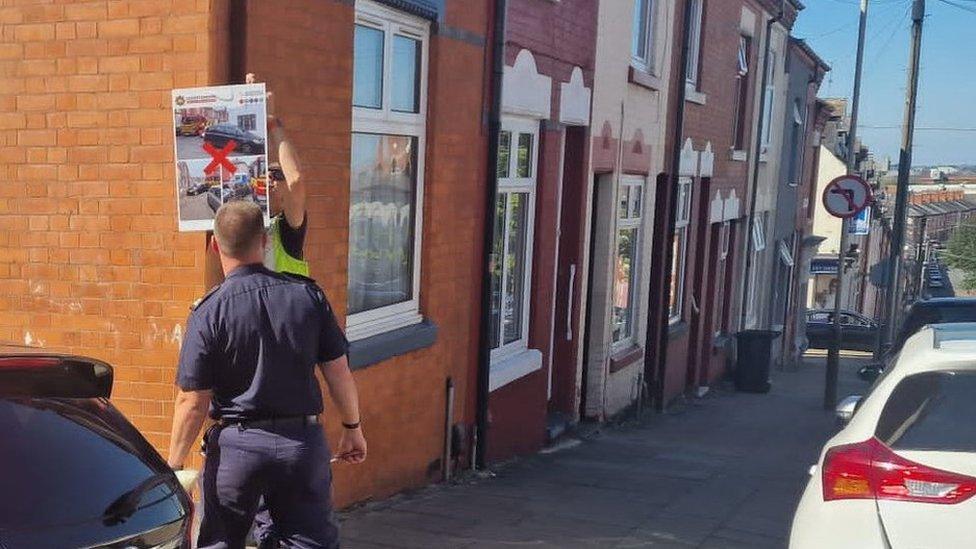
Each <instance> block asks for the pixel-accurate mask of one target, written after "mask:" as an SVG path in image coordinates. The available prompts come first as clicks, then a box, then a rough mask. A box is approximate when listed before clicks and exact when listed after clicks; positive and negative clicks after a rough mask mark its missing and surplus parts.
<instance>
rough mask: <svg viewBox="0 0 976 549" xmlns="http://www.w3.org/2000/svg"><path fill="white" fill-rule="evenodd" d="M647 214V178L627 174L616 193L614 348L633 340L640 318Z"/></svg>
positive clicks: (611, 323)
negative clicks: (644, 219) (636, 322)
mask: <svg viewBox="0 0 976 549" xmlns="http://www.w3.org/2000/svg"><path fill="white" fill-rule="evenodd" d="M643 215H644V178H642V177H632V176H625V177H624V178H622V179H621V181H620V187H619V189H618V194H617V234H616V249H617V252H616V254H615V256H614V263H613V264H614V268H613V309H612V314H611V318H610V325H611V326H610V327H611V333H612V343H613V345H614V347H617V348H624V347H629V346H630V345H632V344H633V343H634V335H635V334H634V324H635V321H636V319H637V318H639V317H638V314H637V308H638V306H639V302H640V300H639V296H640V289H639V288H640V281H639V277H638V270H639V268H640V249H641V240H642V238H641V236H642V230H641V220H642V218H643Z"/></svg>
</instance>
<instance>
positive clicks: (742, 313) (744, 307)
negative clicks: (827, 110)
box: [739, 4, 786, 327]
mask: <svg viewBox="0 0 976 549" xmlns="http://www.w3.org/2000/svg"><path fill="white" fill-rule="evenodd" d="M785 11H786V9H785V8H784V7H783V4H780V7H779V14H777V15H776V17H771V18H769V19H767V20H766V35H765V36H766V45H765V47H764V48H763V49H764V53H763V67H762V84H761V85H760V87H759V89H760V90H761V91H762V95H761V96H760V98H761V99H762V100H761V101H759V126H758V131H757V132H756V148H755V152H756V162H755V164H754V165H753V167H752V192H751V193H750V194H749V225H748V226H747V227H746V270H745V273H744V276H743V281H742V301H741V306H740V307H739V309H740V310H739V326H740V327H742V326H745V321H746V313H747V311H748V310H749V304H748V303H746V301H747V300H748V299H749V275H750V274H752V273H751V271H752V269H753V268H754V265H753V264H752V248H753V246H754V245H755V243H754V242H753V236H752V232H753V228H752V227H753V224H754V223H755V222H756V199H757V198H758V195H759V165H760V161H759V157H760V156H761V155H762V138H763V136H762V134H763V131H762V130H763V123H764V122H765V118H766V116H772V113H766V112H765V111H766V100H765V99H766V84H767V83H768V82H767V81H766V78H767V75H768V73H769V47H770V45H771V44H772V42H773V36H772V32H773V24H775V23H778V22H780V21H781V20H782V19H783V13H784V12H785ZM770 131H772V128H770Z"/></svg>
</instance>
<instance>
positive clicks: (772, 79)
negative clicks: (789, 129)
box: [759, 37, 779, 153]
mask: <svg viewBox="0 0 976 549" xmlns="http://www.w3.org/2000/svg"><path fill="white" fill-rule="evenodd" d="M769 39H770V38H769V37H768V38H767V40H769ZM778 62H779V55H778V54H777V53H776V50H774V49H772V48H770V49H769V63H768V64H767V65H766V87H765V89H764V90H763V97H762V100H763V123H762V127H761V128H760V129H759V131H760V132H761V136H762V152H763V153H766V152H768V151H769V145H770V144H771V143H772V140H773V110H774V109H775V108H776V64H777V63H778Z"/></svg>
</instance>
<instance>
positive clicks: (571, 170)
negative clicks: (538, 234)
mask: <svg viewBox="0 0 976 549" xmlns="http://www.w3.org/2000/svg"><path fill="white" fill-rule="evenodd" d="M588 158H589V154H588V151H587V137H586V128H585V127H576V126H571V127H568V128H566V140H565V142H564V143H563V167H562V174H561V175H562V191H561V195H560V213H559V237H558V238H559V240H558V247H559V249H558V257H557V260H556V283H555V303H554V307H553V309H554V312H553V323H552V369H551V370H550V375H551V378H550V383H549V412H550V413H554V412H555V413H561V414H565V415H567V416H570V417H571V418H573V419H575V417H576V414H577V412H578V410H579V396H578V395H579V391H578V389H577V380H578V379H579V377H580V376H579V375H578V369H577V363H578V357H579V354H578V353H579V351H580V339H579V334H580V329H579V328H580V327H579V318H580V314H579V313H580V303H579V300H580V281H581V280H582V276H581V274H582V273H581V265H580V261H581V260H582V257H583V254H582V247H583V231H584V230H585V225H584V220H585V218H586V188H587V172H588V165H587V159H588ZM594 211H595V210H594ZM591 230H592V228H591Z"/></svg>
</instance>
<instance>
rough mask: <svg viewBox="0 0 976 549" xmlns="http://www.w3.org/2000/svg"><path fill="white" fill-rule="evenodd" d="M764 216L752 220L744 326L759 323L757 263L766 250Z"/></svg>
mask: <svg viewBox="0 0 976 549" xmlns="http://www.w3.org/2000/svg"><path fill="white" fill-rule="evenodd" d="M766 214H767V212H762V213H761V214H760V215H757V216H756V217H755V218H753V220H752V228H751V229H752V230H751V231H750V239H751V241H752V246H751V253H752V269H751V270H750V272H749V295H748V296H747V299H746V326H747V327H750V326H755V325H756V323H757V322H758V321H759V304H758V303H757V301H758V299H759V292H758V291H757V290H758V288H757V286H758V285H759V267H760V265H759V263H760V262H761V261H762V254H763V251H764V250H765V249H766Z"/></svg>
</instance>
